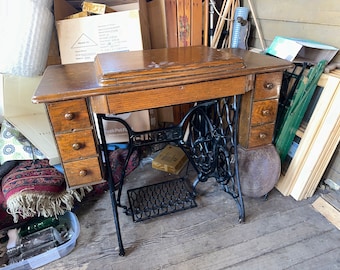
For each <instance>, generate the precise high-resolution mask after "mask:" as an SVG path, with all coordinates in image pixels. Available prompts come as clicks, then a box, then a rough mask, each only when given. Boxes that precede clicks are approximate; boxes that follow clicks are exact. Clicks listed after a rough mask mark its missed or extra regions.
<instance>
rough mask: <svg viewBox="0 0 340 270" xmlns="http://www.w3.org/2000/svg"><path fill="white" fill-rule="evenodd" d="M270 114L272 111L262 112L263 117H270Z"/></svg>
mask: <svg viewBox="0 0 340 270" xmlns="http://www.w3.org/2000/svg"><path fill="white" fill-rule="evenodd" d="M269 114H270V111H269V110H263V111H262V115H263V116H267V115H269Z"/></svg>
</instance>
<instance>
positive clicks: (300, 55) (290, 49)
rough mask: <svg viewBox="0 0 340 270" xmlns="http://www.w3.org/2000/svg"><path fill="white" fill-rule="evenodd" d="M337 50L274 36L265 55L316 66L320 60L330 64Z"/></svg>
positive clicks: (300, 40) (307, 41) (309, 42)
mask: <svg viewBox="0 0 340 270" xmlns="http://www.w3.org/2000/svg"><path fill="white" fill-rule="evenodd" d="M338 50H339V49H337V48H335V47H332V46H329V45H326V44H322V43H319V42H316V41H312V40H304V39H296V38H287V37H281V36H276V37H275V38H274V40H273V42H272V43H271V45H270V46H269V48H268V49H267V50H266V53H267V54H270V55H273V56H276V57H279V58H282V59H286V60H288V61H292V62H309V63H313V64H316V63H318V62H320V61H322V60H327V61H328V62H330V61H331V60H332V59H333V57H334V56H335V55H336V54H337V52H338Z"/></svg>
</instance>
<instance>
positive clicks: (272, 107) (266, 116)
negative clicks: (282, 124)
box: [251, 99, 278, 126]
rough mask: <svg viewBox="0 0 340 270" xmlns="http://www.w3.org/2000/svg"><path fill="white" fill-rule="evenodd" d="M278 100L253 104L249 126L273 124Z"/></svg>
mask: <svg viewBox="0 0 340 270" xmlns="http://www.w3.org/2000/svg"><path fill="white" fill-rule="evenodd" d="M277 108H278V99H269V100H264V101H257V102H254V104H253V112H252V119H251V126H258V125H262V124H266V123H271V122H275V119H276V114H277Z"/></svg>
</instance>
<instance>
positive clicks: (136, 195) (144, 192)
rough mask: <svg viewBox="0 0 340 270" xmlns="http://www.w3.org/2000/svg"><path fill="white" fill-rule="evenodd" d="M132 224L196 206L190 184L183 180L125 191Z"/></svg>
mask: <svg viewBox="0 0 340 270" xmlns="http://www.w3.org/2000/svg"><path fill="white" fill-rule="evenodd" d="M127 194H128V198H129V203H130V210H131V214H132V219H133V221H134V222H139V221H143V220H146V219H150V218H154V217H159V216H163V215H167V214H171V213H175V212H179V211H182V210H186V209H190V208H194V207H196V206H197V204H196V202H195V198H194V195H193V192H192V191H191V187H190V184H189V183H187V181H186V180H185V179H184V178H178V179H174V180H169V181H166V182H162V183H157V184H153V185H148V186H144V187H140V188H135V189H130V190H128V191H127Z"/></svg>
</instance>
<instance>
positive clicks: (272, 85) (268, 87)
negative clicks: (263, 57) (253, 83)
mask: <svg viewBox="0 0 340 270" xmlns="http://www.w3.org/2000/svg"><path fill="white" fill-rule="evenodd" d="M263 86H264V88H265V89H267V90H272V89H273V88H274V84H273V83H268V82H265V83H264V84H263Z"/></svg>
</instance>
